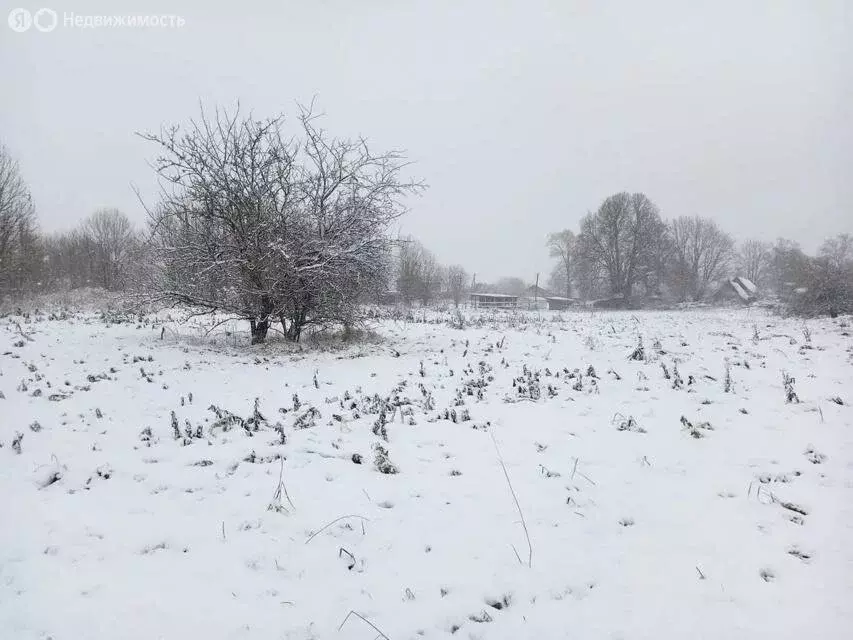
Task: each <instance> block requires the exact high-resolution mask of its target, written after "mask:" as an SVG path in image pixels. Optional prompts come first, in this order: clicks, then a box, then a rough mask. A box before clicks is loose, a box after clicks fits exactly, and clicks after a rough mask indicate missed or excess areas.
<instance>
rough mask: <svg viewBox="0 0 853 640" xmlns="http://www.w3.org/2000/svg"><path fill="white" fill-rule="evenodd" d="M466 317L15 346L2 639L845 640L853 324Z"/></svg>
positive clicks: (12, 329) (28, 340)
mask: <svg viewBox="0 0 853 640" xmlns="http://www.w3.org/2000/svg"><path fill="white" fill-rule="evenodd" d="M466 315H467V321H468V323H467V326H466V327H465V328H464V329H462V330H460V329H458V328H454V327H453V326H451V325H452V322H453V320H454V318H453V315H452V314H448V315H447V316H444V315H442V314H436V313H424V312H418V313H416V314H415V316H414V318H409V319H408V320H405V319H398V320H392V319H384V320H379V321H378V323H377V325H376V330H377V333H378V337H377V338H373V339H370V340H365V341H361V342H354V343H352V344H350V345H349V346H341V347H337V348H329V346H328V345H326V347H325V348H319V347H313V348H305V349H303V350H298V349H293V348H289V347H286V346H285V345H283V344H280V343H279V344H276V343H274V342H273V343H271V344H268V345H264V346H260V347H248V346H243V345H242V344H240V342H241V341H242V340H244V336H243V335H239V336H238V335H234V334H231V335H230V336H225V335H224V334H223V333H221V332H222V330H223V328H224V327H218V328H217V329H216V330H215V331H214V332H212V333H211V334H210V335H209V336H207V337H205V336H203V335H202V334H201V333H200V331H191V330H190V329H189V328H188V327H187V326H186V325H180V324H177V323H174V322H170V321H167V322H165V324H163V323H160V322H154V321H152V320H145V321H143V322H141V323H138V322H130V323H118V324H116V323H112V324H111V323H108V322H106V321H105V320H104V319H103V318H101V317H99V316H98V314H89V315H83V314H78V315H72V316H70V317H68V318H53V319H51V318H48V317H46V316H34V317H31V318H29V319H25V318H22V317H20V316H17V317H16V316H12V317H6V318H3V319H0V351H2V352H3V355H2V357H0V392H2V396H3V397H2V398H0V443H2V447H0V638H4V639H6V638H9V639H27V638H39V639H44V638H53V639H54V640H66V639H72V640H81V639H88V638H93V639H104V640H115V639H117V638H121V639H133V638H139V639H151V638H167V639H172V638H174V639H181V640H185V639H188V638H200V639H205V640H207V639H214V638H216V639H218V638H228V639H232V638H233V639H242V638H252V639H255V638H256V639H268V638H293V639H300V640H302V639H307V638H347V639H365V640H371V639H373V638H377V637H380V638H381V637H387V638H391V639H393V640H400V639H410V638H450V637H455V638H501V639H519V638H583V639H595V638H607V639H612V638H625V639H640V638H649V639H654V640H661V639H665V638H666V639H669V638H671V639H678V640H683V639H685V638H708V639H714V640H719V639H722V638H726V639H731V638H744V639H750V640H754V639H756V638H774V639H778V638H795V637H796V638H821V639H827V638H849V637H851V633H853V631H851V630H852V629H853V408H851V406H850V405H851V404H853V326H851V325H853V322H851V320H850V319H849V318H848V319H846V321H845V320H843V319H836V320H828V319H827V320H819V321H818V320H815V321H808V323H807V325H803V323H802V321H799V320H795V319H785V318H780V317H775V316H770V315H764V314H762V313H761V312H760V311H757V310H753V311H748V310H738V311H687V312H680V313H676V312H666V313H665V312H649V313H642V312H640V313H635V314H631V313H617V312H609V313H586V312H580V313H565V314H562V315H560V314H556V315H552V314H550V313H542V314H526V315H525V314H518V315H515V314H507V315H499V314H498V315H489V314H479V315H477V314H474V313H473V312H468V313H467V314H466ZM163 326H165V327H166V330H165V332H164V331H163V330H162V329H163ZM804 327H805V328H806V330H805V331H804ZM807 334H808V335H807ZM161 335H162V339H161ZM640 336H642V344H643V351H644V353H643V354H642V357H641V358H640V359H630V358H629V356H630V355H631V354H632V353H633V352H634V351H635V350H636V348H637V346H638V339H639V338H640ZM640 355H641V354H637V357H638V358H639V357H640ZM727 363H728V367H727ZM727 368H728V369H729V375H728V377H729V378H730V382H731V384H730V389H729V390H728V391H726V390H725V386H726V384H727V382H726V378H727V374H726V371H727ZM783 371H784V372H785V373H786V374H788V375H790V376H791V377H793V379H794V380H793V382H791V383H790V385H789V387H790V388H789V390H788V391H786V389H785V386H784V384H783ZM789 392H791V393H794V394H796V398H795V397H794V396H793V395H792V396H791V397H790V399H791V401H790V402H788V401H787V400H788V398H787V396H788V395H789ZM256 399H257V404H256ZM256 408H257V412H256ZM172 412H174V419H175V420H176V423H177V428H178V431H179V434H177V435H178V437H177V438H176V437H175V435H176V434H175V433H174V428H173V425H172V415H173V413H172ZM374 431H376V433H374ZM21 434H22V437H21ZM383 435H385V436H386V437H387V442H386V438H385V437H383ZM377 444H379V445H381V446H382V447H384V448H385V449H386V450H387V452H388V459H387V460H380V461H379V462H380V463H381V464H380V466H382V467H383V470H384V471H393V470H395V469H394V468H392V465H394V467H395V468H396V470H397V471H399V472H398V473H396V474H394V473H381V472H380V471H379V470H378V469H377V451H376V448H375V445H377ZM16 450H19V452H17V451H16ZM380 457H381V454H380ZM508 479H509V482H508ZM510 483H511V485H510ZM514 496H515V497H514ZM516 498H517V503H516ZM519 510H520V512H521V514H522V516H523V523H522V517H521V516H520V514H519ZM525 528H526V531H527V532H528V533H529V546H528V540H527V538H526V536H525ZM350 612H354V613H353V614H350ZM348 614H350V615H349V616H348ZM371 625H375V628H374V626H371Z"/></svg>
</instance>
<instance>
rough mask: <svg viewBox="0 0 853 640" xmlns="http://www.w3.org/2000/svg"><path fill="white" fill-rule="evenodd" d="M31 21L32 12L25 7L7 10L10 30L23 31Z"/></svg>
mask: <svg viewBox="0 0 853 640" xmlns="http://www.w3.org/2000/svg"><path fill="white" fill-rule="evenodd" d="M32 23H33V16H32V14H31V13H30V12H29V11H27V10H26V9H12V10H11V11H10V12H9V28H10V29H11V30H12V31H17V32H18V33H23V32H24V31H26V30H27V29H29V28H30V25H32Z"/></svg>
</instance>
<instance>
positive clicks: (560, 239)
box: [546, 229, 576, 298]
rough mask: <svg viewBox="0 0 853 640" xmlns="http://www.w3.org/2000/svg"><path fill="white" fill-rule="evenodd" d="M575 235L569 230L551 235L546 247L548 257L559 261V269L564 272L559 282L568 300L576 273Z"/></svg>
mask: <svg viewBox="0 0 853 640" xmlns="http://www.w3.org/2000/svg"><path fill="white" fill-rule="evenodd" d="M575 243H576V238H575V234H574V233H572V232H571V231H570V230H569V229H563V230H562V231H557V232H555V233H549V234H548V239H547V241H546V245H547V247H548V255H549V256H550V257H552V258H556V259H557V268H558V269H559V270H560V271H561V272H562V273H561V275H560V277H559V280H560V282H562V284H563V288H562V290H563V291H564V292H565V295H566V297H567V298H571V297H572V275H573V271H574V254H575Z"/></svg>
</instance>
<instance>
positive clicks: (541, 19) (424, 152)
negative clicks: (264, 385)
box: [0, 0, 853, 280]
mask: <svg viewBox="0 0 853 640" xmlns="http://www.w3.org/2000/svg"><path fill="white" fill-rule="evenodd" d="M2 3H4V4H3V7H4V10H3V21H2V23H0V65H2V66H0V68H2V69H3V89H2V93H0V95H2V99H0V141H2V142H3V143H4V144H5V145H6V146H7V147H8V148H9V150H10V151H11V152H12V153H13V154H14V155H15V156H16V157H17V158H18V159H19V161H20V164H21V168H22V170H23V172H24V174H25V177H26V179H27V180H28V182H29V183H30V185H31V188H32V191H33V195H34V198H35V201H36V205H37V208H38V214H39V218H40V221H41V225H42V227H43V228H44V229H46V230H54V229H67V228H70V227H72V226H74V224H75V223H76V222H77V221H79V220H80V219H82V218H83V217H85V216H86V215H88V214H89V213H91V212H92V211H93V210H94V209H96V208H99V207H105V206H110V207H118V208H120V209H122V210H123V211H125V212H126V213H127V214H128V215H129V216H130V217H131V218H133V219H134V220H137V221H139V222H142V221H143V220H144V213H143V212H142V209H141V207H140V206H139V204H138V203H137V201H136V197H135V195H134V193H133V191H132V188H131V184H137V185H139V186H140V187H141V188H142V190H143V192H145V193H147V194H148V195H149V196H150V195H153V192H154V185H155V183H154V182H153V175H152V173H151V170H150V169H149V167H148V166H147V164H146V161H147V160H148V159H149V158H150V157H151V154H152V152H153V149H152V148H149V146H148V145H147V144H146V143H144V142H142V141H141V140H139V139H138V138H136V137H135V136H134V135H133V133H134V131H138V130H155V129H158V128H159V126H160V124H161V123H163V122H182V121H186V120H187V119H188V118H191V117H193V116H195V115H197V113H198V104H199V100H201V101H202V102H203V103H204V104H206V105H211V106H212V105H214V104H216V103H219V104H233V103H234V102H235V101H236V100H237V99H239V100H240V101H241V103H242V105H243V106H244V107H246V108H250V109H252V110H253V111H254V112H255V114H256V115H260V116H267V115H273V114H276V113H280V112H283V113H284V114H286V115H292V114H294V113H295V108H294V105H295V102H296V101H303V102H306V101H310V99H311V98H312V96H315V95H316V96H317V101H318V104H319V105H320V107H321V108H322V110H323V111H324V112H326V113H327V114H328V115H327V118H326V123H325V124H326V128H327V129H329V130H330V131H331V132H332V133H334V134H338V135H344V136H349V135H359V134H361V135H364V136H366V137H368V138H369V139H370V140H371V141H372V142H373V143H374V145H375V146H376V147H377V148H383V147H385V148H388V147H400V148H404V149H406V150H407V152H408V155H409V157H410V158H411V159H412V160H413V161H415V162H416V165H415V167H414V172H415V173H416V174H417V175H418V176H420V177H422V178H424V179H425V180H426V181H427V183H428V184H429V185H430V189H429V190H428V191H427V192H426V193H425V194H424V195H423V196H422V197H419V198H415V199H413V200H412V201H411V212H410V213H409V214H407V216H406V217H405V218H403V219H402V220H401V222H400V226H401V229H402V231H403V232H404V233H411V234H413V235H415V236H417V237H418V238H420V239H421V240H422V241H423V242H424V243H425V244H426V245H427V246H429V247H430V248H432V249H433V251H434V252H435V253H436V254H437V256H438V257H439V259H440V260H441V261H442V262H445V263H457V262H458V263H461V264H463V265H464V266H465V267H466V268H467V269H468V270H469V271H473V272H476V273H477V274H478V280H488V279H494V278H497V277H499V276H502V275H519V276H522V277H525V278H526V279H528V280H532V279H533V278H534V277H535V273H536V271H542V272H543V273H545V272H547V271H548V270H549V260H548V258H547V252H546V250H545V248H544V241H545V236H546V234H547V233H548V232H549V231H554V230H558V229H561V228H572V229H575V230H576V229H577V226H578V221H579V220H580V218H581V217H582V216H583V215H584V214H585V213H586V212H587V211H588V210H591V209H595V208H596V207H597V206H598V204H599V203H600V202H601V200H602V199H604V198H605V197H606V196H607V195H609V194H611V193H614V192H617V191H623V190H629V191H644V192H645V193H646V194H647V195H648V196H649V197H651V198H652V200H654V201H655V202H656V203H657V204H658V206H659V207H660V208H661V212H662V214H663V216H664V217H665V218H672V217H676V216H679V215H693V214H698V215H701V216H707V217H710V218H713V219H714V220H716V221H717V222H718V223H719V224H720V225H722V226H723V227H724V228H726V229H727V230H729V231H730V232H732V233H733V234H735V235H736V236H738V237H741V238H743V237H758V238H763V239H767V240H772V239H774V238H776V237H777V236H785V237H789V238H792V239H795V240H797V241H799V242H800V243H801V244H802V245H803V246H804V248H806V249H807V250H814V249H815V248H816V247H817V245H818V244H819V243H820V241H821V240H822V239H823V238H824V237H826V236H828V235H833V234H836V233H839V232H842V231H853V107H851V105H853V44H851V43H853V3H851V2H850V1H849V0H788V1H786V0H739V1H737V2H729V1H725V0H718V1H714V2H684V1H683V0H682V1H678V2H650V1H644V2H635V1H633V0H632V1H625V2H606V1H600V0H582V1H581V0H578V1H568V0H562V1H556V0H555V1H553V2H541V1H538V0H524V1H522V0H512V1H510V0H478V1H476V2H475V1H466V0H452V1H446V0H428V1H423V2H417V3H415V2H404V1H401V0H394V1H392V0H357V1H356V0H311V1H308V0H301V1H300V2H293V1H287V0H285V1H283V2H276V3H272V2H263V3H262V2H255V1H247V0H241V2H238V3H227V4H229V5H232V6H233V7H234V8H225V7H223V8H220V7H219V6H218V5H225V4H226V3H214V2H211V1H209V0H207V1H202V0H197V1H189V0H179V1H172V0H169V1H163V2H161V1H159V0H136V1H135V2H122V3H118V2H114V1H113V2H89V1H83V0H79V1H78V0H71V1H69V2H66V3H62V4H61V5H60V3H59V2H57V1H56V0H39V1H36V2H31V1H30V0H14V2H13V3H11V4H9V3H8V0H2ZM45 4H46V5H47V6H49V7H51V8H53V9H54V10H56V11H57V13H58V14H59V26H58V27H57V28H56V29H55V30H54V31H52V32H50V33H41V32H38V31H36V30H34V29H30V30H29V31H27V32H24V33H16V32H13V31H12V30H11V29H10V28H8V26H7V24H6V16H7V15H8V12H9V10H10V9H12V8H14V7H24V8H28V9H30V10H31V11H35V10H36V9H38V8H39V7H40V6H43V5H45ZM125 6H126V7H127V8H126V9H125V8H124V7H125ZM119 7H121V8H119ZM63 12H73V13H74V14H76V15H78V16H86V15H130V14H139V15H144V14H158V15H159V14H173V15H180V16H181V17H182V18H183V19H184V20H185V25H184V26H183V27H182V28H148V29H143V28H129V27H125V28H100V29H80V28H74V27H65V26H63Z"/></svg>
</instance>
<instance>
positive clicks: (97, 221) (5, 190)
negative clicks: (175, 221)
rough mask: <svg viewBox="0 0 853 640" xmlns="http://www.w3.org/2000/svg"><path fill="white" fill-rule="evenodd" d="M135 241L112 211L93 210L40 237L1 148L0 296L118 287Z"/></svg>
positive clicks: (24, 190) (23, 189) (15, 170)
mask: <svg viewBox="0 0 853 640" xmlns="http://www.w3.org/2000/svg"><path fill="white" fill-rule="evenodd" d="M140 238H141V236H140V234H139V233H138V231H137V230H135V229H134V228H133V225H132V224H131V222H130V220H129V219H128V218H127V216H125V215H124V214H123V213H121V212H120V211H118V210H116V209H102V210H99V211H96V212H94V213H93V214H92V215H91V216H89V218H87V219H86V220H84V221H83V222H81V223H80V224H79V225H78V226H77V227H76V228H75V229H73V230H71V231H66V232H58V233H53V234H43V233H41V232H40V230H39V228H38V223H37V219H36V212H35V207H34V206H33V200H32V196H31V194H30V190H29V187H28V186H27V184H26V182H25V181H24V179H23V176H22V175H21V172H20V168H19V166H18V164H17V162H15V160H14V159H13V158H12V157H11V155H10V154H9V153H8V151H7V150H6V149H5V148H4V147H0V296H6V295H17V294H20V293H22V292H25V291H33V290H49V289H69V288H77V287H86V286H93V287H101V288H103V289H107V290H111V291H115V290H120V289H123V288H125V287H126V286H127V284H128V272H129V268H130V266H131V264H132V257H133V255H134V254H135V253H136V252H138V251H139V248H140V244H141V243H140Z"/></svg>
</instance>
